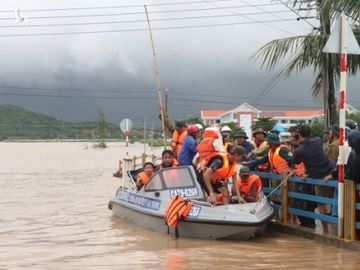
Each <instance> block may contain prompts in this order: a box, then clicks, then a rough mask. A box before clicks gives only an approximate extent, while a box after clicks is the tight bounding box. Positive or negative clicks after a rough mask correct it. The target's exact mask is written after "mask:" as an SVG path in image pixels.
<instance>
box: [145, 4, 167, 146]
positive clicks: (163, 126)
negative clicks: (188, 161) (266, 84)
mask: <svg viewBox="0 0 360 270" xmlns="http://www.w3.org/2000/svg"><path fill="white" fill-rule="evenodd" d="M144 8H145V13H146V19H147V22H148V27H149V34H150V41H151V48H152V51H153V60H154V67H155V75H156V84H157V93H158V96H159V104H160V115H161V124H162V130H163V138H164V150H165V149H166V141H167V140H166V129H165V113H164V104H163V100H162V96H161V88H160V72H159V66H158V62H157V59H156V53H155V45H154V39H153V36H152V30H151V25H150V19H149V14H148V11H147V7H146V5H144Z"/></svg>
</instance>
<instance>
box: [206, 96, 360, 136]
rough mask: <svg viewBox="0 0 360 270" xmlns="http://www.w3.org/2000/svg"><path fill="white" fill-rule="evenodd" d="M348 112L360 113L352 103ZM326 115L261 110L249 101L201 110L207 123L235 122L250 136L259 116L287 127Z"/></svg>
mask: <svg viewBox="0 0 360 270" xmlns="http://www.w3.org/2000/svg"><path fill="white" fill-rule="evenodd" d="M346 111H347V112H348V113H359V110H357V109H355V108H354V107H353V106H351V105H347V106H346ZM323 116H324V112H323V110H321V109H319V110H311V111H309V110H289V111H260V110H258V109H256V108H255V107H253V106H251V105H249V104H248V103H243V104H242V105H240V106H238V107H236V108H235V109H233V110H229V111H220V110H219V111H207V110H203V111H201V119H202V121H203V123H204V124H205V125H208V126H215V125H216V124H222V123H229V122H235V123H237V125H238V126H241V127H243V128H244V130H245V131H246V133H247V134H248V136H250V135H251V127H252V126H253V125H254V123H255V121H256V119H257V118H259V117H271V118H272V119H273V120H275V121H276V124H277V125H280V126H282V127H285V128H289V127H291V126H294V125H296V124H297V123H299V122H302V123H306V124H311V122H312V121H314V119H316V118H321V117H323Z"/></svg>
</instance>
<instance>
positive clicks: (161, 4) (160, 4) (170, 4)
mask: <svg viewBox="0 0 360 270" xmlns="http://www.w3.org/2000/svg"><path fill="white" fill-rule="evenodd" d="M231 1H234V0H213V1H211V2H222V3H223V2H231ZM188 4H203V1H192V2H174V3H159V4H146V6H148V7H157V6H175V5H188ZM279 5H282V4H280V3H264V4H254V5H252V6H253V7H255V6H259V7H260V6H261V7H266V6H279ZM238 7H239V8H240V7H243V8H247V7H249V6H248V5H242V6H238ZM121 8H144V5H143V4H140V5H111V6H91V7H69V8H48V9H20V11H21V12H55V11H56V12H58V11H75V10H99V9H121ZM13 12H14V10H0V13H13Z"/></svg>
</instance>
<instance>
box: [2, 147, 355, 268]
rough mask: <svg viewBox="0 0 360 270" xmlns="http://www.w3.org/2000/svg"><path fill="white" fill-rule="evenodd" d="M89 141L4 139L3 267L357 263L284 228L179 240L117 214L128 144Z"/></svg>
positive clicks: (333, 265) (325, 265) (328, 265)
mask: <svg viewBox="0 0 360 270" xmlns="http://www.w3.org/2000/svg"><path fill="white" fill-rule="evenodd" d="M88 145H89V146H90V144H88ZM84 146H85V143H0V192H1V193H0V269H87V270H89V269H312V268H315V267H316V268H318V269H329V268H330V269H359V266H358V263H359V262H360V258H359V254H358V253H356V252H351V251H347V250H341V249H337V248H334V247H331V246H325V245H322V244H317V243H315V242H312V241H310V240H302V239H298V238H293V237H289V236H285V235H282V234H274V233H270V234H269V235H267V236H265V237H261V238H257V239H254V240H252V241H250V242H230V241H204V240H191V239H185V238H180V239H179V240H174V238H173V237H172V236H167V235H162V234H158V233H155V232H152V231H149V230H143V229H141V228H138V227H136V226H133V225H132V224H130V223H127V222H125V221H122V220H119V219H116V218H113V217H112V215H111V212H110V211H109V210H108V209H107V202H108V200H109V198H111V197H112V196H113V195H114V193H115V189H116V187H117V185H118V183H119V180H118V179H116V178H113V177H112V173H113V172H115V170H116V169H117V160H118V159H119V157H120V155H121V153H122V151H123V148H122V147H123V146H122V145H119V144H110V148H108V149H105V150H98V149H91V148H89V149H87V150H85V149H84ZM141 151H142V146H140V145H139V146H132V152H141Z"/></svg>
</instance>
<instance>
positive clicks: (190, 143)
mask: <svg viewBox="0 0 360 270" xmlns="http://www.w3.org/2000/svg"><path fill="white" fill-rule="evenodd" d="M186 132H187V136H186V137H185V139H184V141H183V144H182V147H181V150H180V154H179V156H178V161H179V163H180V165H182V166H189V165H192V161H193V159H194V157H195V155H196V153H197V141H196V140H197V138H199V136H200V129H199V127H198V126H197V125H190V126H188V128H187V130H186Z"/></svg>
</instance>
